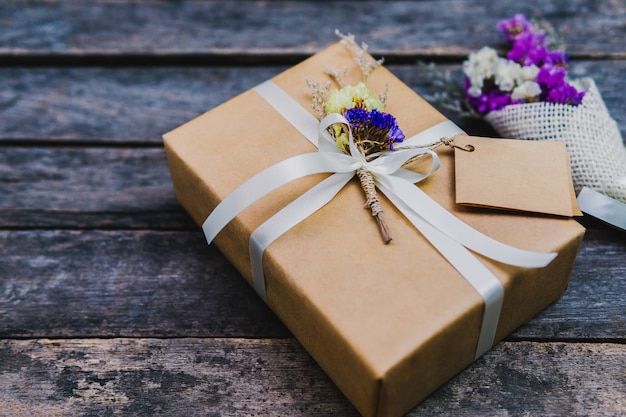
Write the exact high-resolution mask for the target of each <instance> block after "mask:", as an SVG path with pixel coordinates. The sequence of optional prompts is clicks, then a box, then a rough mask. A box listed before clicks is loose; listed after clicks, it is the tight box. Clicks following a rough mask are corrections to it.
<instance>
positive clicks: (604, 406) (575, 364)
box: [0, 339, 626, 417]
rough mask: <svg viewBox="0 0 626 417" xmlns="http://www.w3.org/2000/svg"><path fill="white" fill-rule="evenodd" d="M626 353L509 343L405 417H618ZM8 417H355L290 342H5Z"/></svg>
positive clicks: (0, 390)
mask: <svg viewBox="0 0 626 417" xmlns="http://www.w3.org/2000/svg"><path fill="white" fill-rule="evenodd" d="M625 360H626V347H625V346H624V345H616V344H585V343H581V344H567V343H527V342H524V343H502V344H500V345H498V346H497V347H496V348H494V349H493V350H492V351H491V352H489V353H487V354H486V355H485V356H484V357H482V358H481V359H479V360H478V361H477V362H476V363H474V364H473V365H471V366H470V367H469V368H468V369H466V370H465V371H463V372H462V373H461V374H460V375H458V376H457V377H456V378H454V379H453V380H452V381H450V382H449V383H448V384H446V385H444V386H443V387H442V388H441V389H439V390H438V391H437V392H435V393H434V394H433V395H432V396H431V397H429V398H428V399H426V400H425V401H424V402H423V403H422V404H421V405H419V406H417V407H416V408H414V409H413V410H412V411H411V412H410V413H409V414H408V416H412V417H417V416H439V415H445V416H493V415H507V416H526V415H541V416H564V415H567V416H577V415H578V416H582V415H585V416H604V415H606V416H608V415H611V416H616V415H621V414H623V413H624V412H626V380H625V379H624V371H625V369H624V363H625V362H624V361H625ZM0 363H1V364H2V365H1V366H0V376H1V377H2V380H3V381H4V383H3V384H2V385H1V386H0V409H1V410H3V411H1V412H0V413H2V415H10V416H12V417H20V416H27V415H29V416H30V415H64V416H74V415H81V416H92V415H93V416H95V415H98V416H100V415H114V414H123V415H135V416H144V415H149V416H167V415H190V416H195V415H203V416H207V415H208V416H213V415H215V416H217V415H225V414H226V415H266V416H284V415H290V416H317V415H319V416H328V415H341V416H356V415H357V413H356V411H355V410H354V409H353V408H352V406H351V405H350V404H349V403H348V401H347V400H346V399H345V397H343V395H342V394H341V393H340V392H339V391H338V390H337V388H336V387H335V386H334V385H333V384H332V382H331V381H330V380H329V379H328V378H327V377H326V376H325V375H324V373H323V372H322V371H321V370H320V369H319V367H318V366H317V365H316V364H315V363H314V362H313V361H312V359H311V358H310V357H309V356H308V354H307V353H306V352H305V351H304V350H303V349H302V347H301V346H300V345H299V344H298V343H297V342H296V341H294V340H293V339H279V340H276V339H274V340H272V339H268V340H248V339H165V340H163V339H107V340H98V339H91V340H11V341H6V340H5V341H0Z"/></svg>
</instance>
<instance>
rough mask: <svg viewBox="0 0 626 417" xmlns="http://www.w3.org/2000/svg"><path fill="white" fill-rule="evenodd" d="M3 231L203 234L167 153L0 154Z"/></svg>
mask: <svg viewBox="0 0 626 417" xmlns="http://www.w3.org/2000/svg"><path fill="white" fill-rule="evenodd" d="M0 195H2V199H0V227H10V228H29V227H37V228H42V227H65V228H96V227H97V228H135V229H141V228H165V229H181V228H183V229H188V230H197V227H196V225H195V224H194V223H193V222H192V221H191V219H190V217H189V216H188V215H187V214H186V213H185V212H184V211H183V210H182V208H181V207H180V206H179V205H178V203H177V202H176V198H175V197H174V190H173V187H172V180H171V178H170V175H169V170H168V167H167V161H166V159H165V153H164V151H163V149H162V148H71V147H70V148H66V147H52V148H50V147H0Z"/></svg>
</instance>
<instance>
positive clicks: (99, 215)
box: [0, 0, 626, 416]
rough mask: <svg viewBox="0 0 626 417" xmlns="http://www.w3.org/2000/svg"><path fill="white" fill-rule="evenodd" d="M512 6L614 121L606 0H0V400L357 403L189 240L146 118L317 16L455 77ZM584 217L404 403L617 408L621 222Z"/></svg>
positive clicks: (406, 61)
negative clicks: (453, 370)
mask: <svg viewBox="0 0 626 417" xmlns="http://www.w3.org/2000/svg"><path fill="white" fill-rule="evenodd" d="M515 12H523V13H526V14H527V15H529V16H533V17H545V18H548V19H549V20H550V21H551V22H552V23H553V24H554V26H555V27H556V28H557V29H558V30H559V32H560V33H561V34H562V35H563V36H564V38H565V40H566V42H567V44H568V50H569V52H570V55H571V56H572V73H573V74H574V75H575V76H593V77H594V78H595V79H596V82H597V84H598V86H599V88H600V90H601V91H602V93H603V96H604V99H605V102H606V104H607V106H608V108H609V109H610V110H611V113H612V115H613V117H614V118H615V119H616V120H617V122H618V124H619V127H620V130H621V132H622V134H625V133H626V100H625V99H624V91H626V79H625V78H624V76H623V74H624V73H625V71H626V48H625V47H624V43H623V42H624V39H626V26H625V25H624V22H626V4H624V2H622V1H600V0H596V1H586V0H584V1H583V0H570V1H557V0H535V1H527V2H519V1H510V0H506V1H499V2H490V1H477V2H469V1H462V0H447V1H415V2H405V1H387V2H382V1H378V2H373V1H358V2H356V1H344V2H329V1H326V2H319V1H317V2H313V1H237V2H235V1H232V2H230V1H229V2H226V1H179V2H166V1H147V0H146V1H142V0H135V1H130V0H129V1H116V2H113V1H105V0H102V1H94V2H89V3H86V2H74V1H65V2H62V1H52V0H50V1H26V0H24V1H13V2H10V3H8V4H7V3H3V4H2V5H0V85H1V86H2V88H1V90H0V195H1V196H2V198H0V416H56V415H58V416H74V415H76V416H78V415H81V416H83V415H84V416H103V415H117V414H122V415H133V416H136V415H141V416H175V415H188V416H214V415H215V416H217V415H266V416H285V415H290V416H312V415H318V416H330V415H337V416H356V415H357V413H356V411H355V410H354V408H353V407H352V406H351V405H350V404H349V402H348V401H347V400H346V399H345V397H343V395H342V394H341V393H340V392H339V391H338V390H337V388H336V387H335V386H334V385H333V384H332V383H331V382H330V380H329V379H328V378H327V377H326V375H325V374H324V373H323V372H322V371H321V370H320V369H319V367H318V366H317V365H316V364H315V363H314V362H313V360H312V359H311V358H310V357H309V356H308V354H307V353H306V352H305V351H304V350H303V349H302V347H301V346H300V345H299V343H298V342H297V341H295V340H294V339H293V337H292V336H291V334H290V333H289V331H288V330H287V329H286V328H285V327H284V326H283V325H282V324H281V323H280V321H279V320H278V319H277V318H276V317H275V316H274V314H273V313H272V312H271V311H270V310H269V309H268V308H267V307H266V306H265V305H264V304H263V303H262V302H261V301H260V300H259V299H257V297H256V295H255V294H254V291H253V290H252V289H251V288H249V287H248V285H247V284H246V283H245V282H244V281H243V279H241V277H240V276H239V275H238V273H237V272H236V271H235V270H234V268H233V267H232V266H231V265H230V264H229V263H228V262H227V261H226V260H225V259H224V258H223V257H222V255H221V254H220V253H219V252H218V251H217V250H216V249H215V248H214V247H208V246H206V243H205V242H204V238H203V236H202V234H201V232H200V231H199V230H198V228H197V227H196V226H195V225H194V224H193V223H192V222H191V220H190V219H189V217H188V216H187V215H186V214H185V212H184V211H183V210H182V209H181V208H180V206H179V205H178V204H177V202H176V200H175V198H174V195H173V191H172V186H171V182H170V177H169V172H168V169H167V164H166V161H165V156H164V152H163V148H162V142H161V135H162V134H163V133H164V132H166V131H168V130H170V129H172V128H174V127H176V126H177V125H179V124H181V123H183V122H185V121H187V120H189V119H191V118H193V117H194V116H196V115H198V114H200V113H202V112H204V111H205V110H207V109H209V108H211V107H213V106H215V105H217V104H219V103H221V102H223V101H225V100H227V99H229V98H230V97H232V96H234V95H235V94H237V93H240V92H242V91H245V90H247V89H248V88H251V87H253V86H254V85H256V84H258V83H259V82H261V81H263V80H265V79H267V78H269V77H271V76H272V75H274V74H276V73H278V72H279V71H282V70H283V69H285V68H287V67H288V66H289V65H291V64H293V63H294V62H297V61H298V60H300V59H302V58H304V57H306V56H308V55H310V54H312V53H314V52H316V51H317V50H319V49H321V48H322V47H324V46H326V45H327V44H328V43H330V42H332V41H334V38H333V31H334V29H335V28H339V29H341V30H342V31H344V32H353V33H355V34H357V35H358V36H359V38H360V39H363V40H366V41H367V42H368V43H369V44H370V46H371V49H372V51H373V52H374V53H375V54H380V55H384V56H385V58H386V59H387V62H388V63H389V65H388V68H390V69H391V70H392V71H393V72H394V73H396V74H397V75H398V76H399V77H400V78H401V79H403V80H404V81H405V82H406V83H407V84H408V85H409V86H411V87H412V88H413V89H414V90H415V91H417V92H418V93H420V94H428V93H432V92H433V90H432V87H431V86H430V85H429V83H428V81H427V80H426V78H425V71H424V69H423V68H422V67H420V66H419V65H418V61H427V62H428V61H436V62H438V63H439V64H440V65H441V66H442V67H443V68H446V69H450V70H452V71H456V72H457V73H458V69H459V66H460V62H461V61H462V59H463V58H464V56H465V54H467V53H468V52H470V51H471V50H474V49H477V48H479V47H481V46H483V45H486V44H497V42H498V41H499V39H498V36H497V34H496V32H495V30H494V29H493V28H494V25H495V23H496V22H497V21H498V20H500V19H502V18H506V17H510V16H511V15H512V14H513V13H515ZM451 116H452V115H451ZM458 122H459V123H460V124H462V125H463V127H464V128H465V129H466V130H467V131H468V132H470V133H482V132H489V128H488V127H486V126H485V125H482V124H476V123H467V122H464V121H458ZM583 222H584V224H585V225H586V226H588V231H587V234H586V236H585V239H584V241H583V246H582V248H581V250H580V253H579V256H578V259H577V261H576V265H575V267H574V272H573V274H572V278H571V282H570V286H569V288H568V290H567V292H566V293H565V295H564V296H563V297H562V298H561V299H560V300H559V301H558V302H556V303H555V304H554V305H552V306H550V307H549V308H548V309H546V310H545V311H544V312H543V313H541V314H540V315H539V316H538V317H536V318H535V319H533V320H532V321H530V322H529V323H528V324H526V325H524V326H522V327H521V328H520V329H518V330H517V331H516V332H514V333H513V334H512V335H510V336H509V337H508V338H507V339H506V340H505V341H504V342H502V343H500V344H499V345H497V346H496V347H495V348H494V349H493V350H492V351H490V352H489V353H487V354H486V355H485V356H484V357H482V358H481V359H479V360H478V361H477V362H475V363H474V364H473V365H471V366H470V367H469V368H468V369H466V370H465V371H463V372H461V373H460V374H459V375H458V376H457V377H456V378H454V379H453V380H452V381H450V382H449V383H448V384H446V385H444V386H443V387H442V388H441V389H439V390H438V391H437V392H435V393H434V394H433V395H432V396H431V397H429V398H428V399H427V400H426V401H425V402H423V403H422V404H421V405H419V406H418V407H416V408H414V409H413V410H412V411H411V412H410V413H409V415H410V416H435V415H442V416H444V415H445V416H451V415H455V416H483V415H484V416H494V415H502V416H504V415H507V416H617V415H624V414H626V348H625V343H626V307H625V303H624V298H625V297H626V257H625V256H626V238H625V235H624V234H623V233H619V232H617V231H614V230H611V229H607V228H605V227H603V226H602V225H600V224H598V223H597V222H593V221H591V220H589V219H584V220H583Z"/></svg>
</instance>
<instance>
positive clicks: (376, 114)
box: [344, 107, 405, 155]
mask: <svg viewBox="0 0 626 417" xmlns="http://www.w3.org/2000/svg"><path fill="white" fill-rule="evenodd" d="M344 117H345V118H346V119H347V120H348V122H349V123H350V127H351V129H352V135H353V137H354V143H355V144H356V145H357V147H359V149H360V150H361V152H363V154H364V155H372V154H376V153H380V152H385V151H393V150H394V147H393V145H394V143H400V142H402V141H403V140H404V138H405V136H404V133H403V132H402V130H401V129H400V127H399V126H398V122H397V121H396V118H395V117H393V115H391V114H389V113H385V112H382V111H379V110H376V109H374V110H371V111H367V110H365V109H363V108H358V107H355V108H352V109H348V110H346V111H345V112H344ZM344 146H345V145H344ZM344 151H347V149H344Z"/></svg>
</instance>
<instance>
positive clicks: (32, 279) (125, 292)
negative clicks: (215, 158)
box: [0, 230, 626, 342]
mask: <svg viewBox="0 0 626 417" xmlns="http://www.w3.org/2000/svg"><path fill="white" fill-rule="evenodd" d="M0 253H2V262H0V277H2V278H1V280H0V316H2V317H3V320H2V321H1V322H0V337H2V338H16V337H17V338H33V337H117V336H123V337H286V336H288V335H289V332H288V331H287V330H286V329H285V328H284V326H283V325H282V324H281V323H280V321H279V320H278V319H277V318H276V317H275V316H274V315H273V314H272V313H271V312H270V310H269V309H268V308H267V307H266V306H265V305H264V304H263V303H262V302H261V301H260V300H259V299H258V298H257V296H256V294H255V293H254V291H253V290H252V289H251V288H250V287H249V286H248V284H247V283H245V281H244V279H243V278H242V277H241V276H240V275H239V273H238V272H237V271H236V270H235V269H234V268H233V267H232V266H231V265H230V264H229V263H228V261H226V259H225V258H224V257H223V256H222V255H221V254H220V253H219V252H218V251H217V250H216V249H215V248H214V247H213V246H210V247H208V246H207V245H206V242H205V240H204V239H203V236H202V234H201V232H200V231H199V230H198V231H194V232H157V231H101V230H92V231H68V230H31V231H0ZM625 257H626V242H624V240H623V237H622V236H621V235H618V234H616V233H615V234H612V233H610V232H608V231H602V230H590V231H588V234H587V237H586V238H585V241H584V242H583V247H582V249H581V251H580V255H579V258H578V260H577V263H576V265H575V267H574V272H573V274H572V278H571V282H570V286H569V288H568V290H567V292H566V294H565V295H564V296H563V297H562V298H561V299H560V300H559V301H558V302H556V303H555V304H554V305H552V306H550V307H548V309H547V310H546V311H545V312H544V313H542V314H541V315H539V317H537V318H535V319H533V320H532V321H530V323H528V324H527V325H525V326H523V327H522V328H521V329H520V330H519V331H518V332H516V333H514V334H513V335H512V336H511V339H510V340H520V339H525V340H570V341H571V340H581V339H582V340H587V339H589V340H591V339H597V340H612V341H617V342H620V341H621V342H624V341H625V340H624V337H625V335H626V310H625V309H624V304H623V294H624V293H626V264H624V262H623V260H624V259H625Z"/></svg>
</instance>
